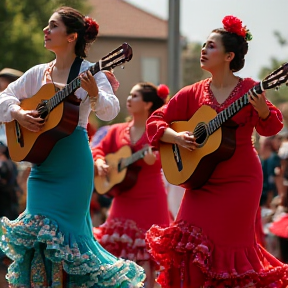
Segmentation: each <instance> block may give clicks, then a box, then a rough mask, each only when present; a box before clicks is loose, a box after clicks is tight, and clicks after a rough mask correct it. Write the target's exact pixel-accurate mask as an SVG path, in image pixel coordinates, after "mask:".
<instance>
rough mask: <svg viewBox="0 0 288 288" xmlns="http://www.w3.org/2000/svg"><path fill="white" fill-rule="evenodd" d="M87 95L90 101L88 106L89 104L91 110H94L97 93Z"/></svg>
mask: <svg viewBox="0 0 288 288" xmlns="http://www.w3.org/2000/svg"><path fill="white" fill-rule="evenodd" d="M87 96H88V97H89V101H90V106H91V110H92V111H94V112H95V111H96V108H97V102H98V98H99V97H98V95H97V96H90V95H88V94H87Z"/></svg>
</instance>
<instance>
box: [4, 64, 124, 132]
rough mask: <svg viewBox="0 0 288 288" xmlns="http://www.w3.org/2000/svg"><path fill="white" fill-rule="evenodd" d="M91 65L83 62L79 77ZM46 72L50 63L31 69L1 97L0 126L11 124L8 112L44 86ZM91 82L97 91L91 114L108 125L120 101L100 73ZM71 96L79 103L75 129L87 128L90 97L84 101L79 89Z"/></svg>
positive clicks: (114, 115)
mask: <svg viewBox="0 0 288 288" xmlns="http://www.w3.org/2000/svg"><path fill="white" fill-rule="evenodd" d="M94 64H95V63H91V62H89V61H87V60H83V61H82V64H81V67H80V73H81V72H83V71H85V70H87V69H88V68H89V66H92V65H94ZM50 66H51V63H50ZM48 68H49V63H45V64H39V65H36V66H34V67H32V68H31V69H29V70H27V71H26V72H25V73H24V74H23V75H22V76H21V77H20V78H19V79H17V80H16V81H14V82H12V83H11V84H10V85H9V86H8V87H7V88H6V89H5V90H4V91H2V92H1V93H0V122H10V121H12V120H13V118H12V116H11V111H13V110H14V111H16V110H18V109H20V106H19V105H20V100H21V99H24V98H29V97H32V96H33V95H35V94H36V93H37V92H38V90H39V89H40V88H41V86H43V85H44V84H45V83H46V82H47V81H46V77H45V75H44V74H45V72H46V71H47V69H48ZM94 78H95V80H96V82H97V86H98V90H99V94H98V95H99V96H98V100H97V103H96V109H95V111H94V112H95V114H96V116H97V117H98V118H99V119H101V120H103V121H110V120H112V119H114V118H115V117H116V116H117V115H118V113H119V111H120V105H119V100H118V98H117V97H116V96H115V95H114V93H113V90H112V87H111V85H110V82H109V81H108V79H107V77H106V76H105V74H104V73H103V72H102V71H99V72H97V73H96V74H95V75H94ZM74 94H75V95H76V96H77V97H78V98H79V99H81V100H82V102H81V104H80V107H79V122H78V126H82V127H84V128H86V126H87V123H88V116H89V114H90V112H91V105H90V101H89V97H87V92H86V91H85V90H84V89H83V88H82V87H80V88H78V89H77V90H76V91H75V93H74Z"/></svg>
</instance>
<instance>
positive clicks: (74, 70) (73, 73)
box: [67, 57, 83, 84]
mask: <svg viewBox="0 0 288 288" xmlns="http://www.w3.org/2000/svg"><path fill="white" fill-rule="evenodd" d="M82 61H83V59H82V58H80V57H76V58H75V60H74V62H73V64H72V66H71V68H70V72H69V76H68V80H67V84H69V83H70V82H71V81H72V80H74V79H75V78H76V77H77V76H78V75H79V71H80V67H81V63H82Z"/></svg>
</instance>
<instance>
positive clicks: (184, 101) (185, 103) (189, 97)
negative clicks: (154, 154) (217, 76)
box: [146, 84, 198, 148]
mask: <svg viewBox="0 0 288 288" xmlns="http://www.w3.org/2000/svg"><path fill="white" fill-rule="evenodd" d="M194 85H195V84H194ZM193 95H195V92H194V86H193V85H191V86H187V87H184V88H182V89H181V90H180V91H179V92H178V93H177V94H176V95H175V96H174V97H173V98H171V100H170V101H169V102H168V104H166V105H164V106H162V107H161V108H159V109H158V110H156V111H154V112H153V113H152V115H151V116H150V117H149V118H148V119H147V122H146V133H147V137H148V140H149V142H150V144H151V145H152V146H153V147H156V148H158V147H159V141H160V138H161V137H162V136H163V134H164V131H165V129H166V128H167V127H169V124H170V123H172V122H173V121H181V120H188V119H189V118H190V117H191V116H192V115H193V114H191V113H193V110H195V111H196V110H197V108H198V107H196V105H194V97H193ZM191 107H194V108H195V109H192V108H191ZM195 111H194V112H195ZM189 114H190V115H189Z"/></svg>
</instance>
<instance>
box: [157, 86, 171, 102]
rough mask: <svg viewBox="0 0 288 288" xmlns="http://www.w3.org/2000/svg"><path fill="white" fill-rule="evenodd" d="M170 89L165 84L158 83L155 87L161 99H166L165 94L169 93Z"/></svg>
mask: <svg viewBox="0 0 288 288" xmlns="http://www.w3.org/2000/svg"><path fill="white" fill-rule="evenodd" d="M169 93H170V91H169V88H168V86H166V85H165V84H160V85H159V86H158V88H157V95H158V96H159V97H160V98H161V99H162V100H166V98H167V96H168V95H169Z"/></svg>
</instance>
